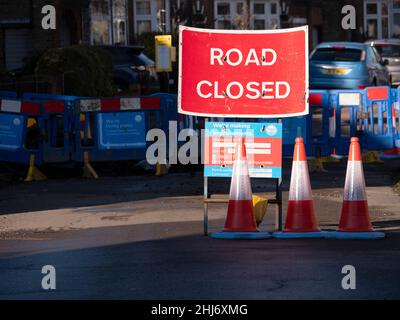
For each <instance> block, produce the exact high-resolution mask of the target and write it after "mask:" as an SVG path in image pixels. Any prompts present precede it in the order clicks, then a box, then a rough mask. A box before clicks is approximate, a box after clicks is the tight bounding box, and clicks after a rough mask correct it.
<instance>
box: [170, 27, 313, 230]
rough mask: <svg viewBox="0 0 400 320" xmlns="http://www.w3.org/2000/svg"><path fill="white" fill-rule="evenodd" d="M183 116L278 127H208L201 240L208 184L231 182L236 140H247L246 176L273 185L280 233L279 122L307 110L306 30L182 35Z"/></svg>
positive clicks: (208, 198) (185, 31)
mask: <svg viewBox="0 0 400 320" xmlns="http://www.w3.org/2000/svg"><path fill="white" fill-rule="evenodd" d="M179 57H180V60H179V79H178V80H179V84H178V111H179V113H181V114H186V115H191V116H201V117H206V118H207V117H218V118H219V117H222V118H239V119H243V118H258V119H260V118H273V119H274V120H275V121H274V122H268V121H265V122H207V121H206V124H205V129H206V131H205V155H204V159H205V161H204V234H205V235H208V204H209V203H226V202H228V201H227V200H226V199H214V198H211V195H210V192H209V188H208V187H209V186H208V182H209V178H211V177H230V176H231V173H232V163H233V152H234V151H232V150H233V149H234V148H233V146H234V145H235V143H237V142H236V140H235V139H237V138H238V137H244V138H245V140H247V141H246V142H245V143H246V149H248V151H249V152H248V155H250V159H248V161H249V172H250V176H251V177H254V178H271V179H275V181H276V197H275V199H270V200H269V201H268V202H269V203H273V204H276V205H277V211H276V220H275V229H277V230H282V190H281V185H282V119H281V118H285V117H295V116H301V115H306V114H308V112H309V108H308V27H307V26H304V27H298V28H292V29H282V30H214V29H197V28H190V27H185V26H181V27H180V30H179Z"/></svg>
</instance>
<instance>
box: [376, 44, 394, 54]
mask: <svg viewBox="0 0 400 320" xmlns="http://www.w3.org/2000/svg"><path fill="white" fill-rule="evenodd" d="M374 48H375V49H376V51H378V52H379V54H380V55H381V56H382V57H400V45H396V44H374Z"/></svg>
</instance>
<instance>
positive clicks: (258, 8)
mask: <svg viewBox="0 0 400 320" xmlns="http://www.w3.org/2000/svg"><path fill="white" fill-rule="evenodd" d="M253 5H254V14H265V3H254V4H253Z"/></svg>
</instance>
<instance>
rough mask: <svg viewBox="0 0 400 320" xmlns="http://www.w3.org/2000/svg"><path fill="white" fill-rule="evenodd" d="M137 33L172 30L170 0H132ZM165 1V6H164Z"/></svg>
mask: <svg viewBox="0 0 400 320" xmlns="http://www.w3.org/2000/svg"><path fill="white" fill-rule="evenodd" d="M132 1H133V4H134V6H133V7H134V17H133V18H134V26H135V33H136V34H141V33H144V32H161V31H163V28H164V26H165V30H166V31H167V32H169V31H170V23H169V22H170V11H169V8H170V4H169V0H132ZM164 3H165V8H164ZM164 19H165V21H164Z"/></svg>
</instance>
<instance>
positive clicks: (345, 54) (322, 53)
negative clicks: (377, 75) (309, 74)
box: [311, 48, 362, 62]
mask: <svg viewBox="0 0 400 320" xmlns="http://www.w3.org/2000/svg"><path fill="white" fill-rule="evenodd" d="M361 56H362V50H359V49H352V48H319V49H317V50H316V51H315V52H314V54H313V55H312V57H311V60H314V61H354V62H355V61H360V60H361Z"/></svg>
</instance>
